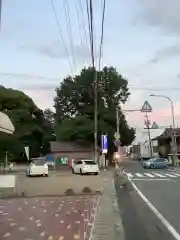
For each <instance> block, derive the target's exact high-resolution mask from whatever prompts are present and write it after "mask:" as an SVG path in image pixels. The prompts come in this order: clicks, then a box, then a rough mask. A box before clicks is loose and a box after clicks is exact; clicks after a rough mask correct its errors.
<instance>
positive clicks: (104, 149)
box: [101, 135, 108, 153]
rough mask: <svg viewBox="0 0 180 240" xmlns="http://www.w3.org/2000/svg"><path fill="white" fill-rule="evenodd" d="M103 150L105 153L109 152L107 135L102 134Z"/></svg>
mask: <svg viewBox="0 0 180 240" xmlns="http://www.w3.org/2000/svg"><path fill="white" fill-rule="evenodd" d="M101 151H102V152H103V153H107V151H108V140H107V135H102V136H101Z"/></svg>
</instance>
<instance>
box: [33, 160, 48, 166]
mask: <svg viewBox="0 0 180 240" xmlns="http://www.w3.org/2000/svg"><path fill="white" fill-rule="evenodd" d="M33 163H34V164H35V165H36V166H43V165H44V164H45V161H44V160H36V161H33Z"/></svg>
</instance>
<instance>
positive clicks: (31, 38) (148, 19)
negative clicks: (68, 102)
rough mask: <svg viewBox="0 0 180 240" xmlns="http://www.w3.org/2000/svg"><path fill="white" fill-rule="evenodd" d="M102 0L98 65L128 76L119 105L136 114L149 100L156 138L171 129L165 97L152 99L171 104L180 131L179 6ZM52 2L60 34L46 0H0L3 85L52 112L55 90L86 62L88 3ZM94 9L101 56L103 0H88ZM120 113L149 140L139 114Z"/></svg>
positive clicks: (165, 1) (164, 0)
mask: <svg viewBox="0 0 180 240" xmlns="http://www.w3.org/2000/svg"><path fill="white" fill-rule="evenodd" d="M106 2H107V5H106V15H105V31H104V47H103V58H102V66H105V65H111V66H114V67H116V69H117V71H118V72H119V73H120V74H122V75H123V76H124V77H126V78H127V79H128V82H129V88H130V92H131V96H130V97H129V99H128V101H127V103H126V104H125V105H124V106H122V108H123V109H124V110H136V109H137V110H138V109H141V107H142V105H143V103H144V101H146V100H147V101H148V102H149V103H150V105H151V106H152V109H153V111H152V113H150V114H149V118H150V120H151V123H152V122H154V121H155V122H156V123H157V124H158V125H159V128H160V129H159V130H154V131H152V132H153V133H152V134H153V135H158V134H159V132H162V131H163V130H164V127H167V126H170V125H171V124H172V115H171V107H170V102H169V101H168V100H167V99H165V98H160V97H150V94H160V95H165V96H167V97H170V98H171V99H172V101H173V103H174V108H175V122H176V126H180V94H179V93H180V68H179V60H180V1H179V0H171V1H169V0H151V1H149V0H128V1H124V0H113V1H112V0H106ZM54 4H55V9H56V11H57V16H58V19H59V23H60V29H59V28H58V25H57V22H56V19H55V17H54V12H53V8H52V5H51V1H50V0H38V1H37V0H29V1H28V0H2V22H1V30H0V84H1V85H4V86H5V87H11V88H15V89H19V90H22V91H24V92H25V93H26V94H28V95H29V96H30V97H32V99H33V100H34V102H35V103H36V104H37V106H38V107H40V108H42V109H45V108H53V98H54V96H55V91H54V89H55V87H57V86H59V83H60V82H61V81H62V79H63V78H64V77H66V76H67V75H69V74H71V75H74V74H77V73H79V71H80V70H81V69H82V68H83V67H84V66H88V65H89V64H90V60H91V59H90V55H89V51H88V32H87V29H88V25H87V16H86V6H85V0H66V1H65V0H54ZM81 4H82V5H81ZM68 6H69V11H66V10H67V9H68ZM93 6H94V29H95V44H96V56H98V51H99V48H98V46H99V42H100V29H101V14H102V0H93ZM68 15H69V18H68ZM69 19H70V24H71V30H72V36H71V39H72V41H71V42H72V47H71V44H70V41H69V27H68V26H69V25H68V21H69ZM60 33H61V34H60ZM96 59H97V58H96ZM125 113H126V118H127V120H128V123H129V124H130V125H131V126H132V127H135V128H136V129H137V138H138V139H142V138H147V133H146V130H145V129H144V114H142V113H141V112H139V111H137V112H125Z"/></svg>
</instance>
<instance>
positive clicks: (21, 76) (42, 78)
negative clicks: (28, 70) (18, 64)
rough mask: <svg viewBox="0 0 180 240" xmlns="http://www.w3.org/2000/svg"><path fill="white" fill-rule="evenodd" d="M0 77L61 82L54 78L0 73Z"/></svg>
mask: <svg viewBox="0 0 180 240" xmlns="http://www.w3.org/2000/svg"><path fill="white" fill-rule="evenodd" d="M0 75H2V76H4V77H13V78H21V79H39V80H45V81H60V80H61V79H60V78H55V77H43V76H37V75H30V74H24V73H11V72H0Z"/></svg>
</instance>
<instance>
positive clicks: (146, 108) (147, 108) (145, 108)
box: [141, 101, 152, 113]
mask: <svg viewBox="0 0 180 240" xmlns="http://www.w3.org/2000/svg"><path fill="white" fill-rule="evenodd" d="M141 112H145V113H147V112H152V107H151V105H150V104H149V103H148V101H145V102H144V104H143V106H142V108H141Z"/></svg>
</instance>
